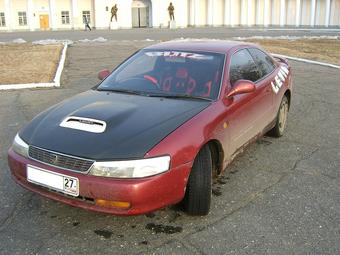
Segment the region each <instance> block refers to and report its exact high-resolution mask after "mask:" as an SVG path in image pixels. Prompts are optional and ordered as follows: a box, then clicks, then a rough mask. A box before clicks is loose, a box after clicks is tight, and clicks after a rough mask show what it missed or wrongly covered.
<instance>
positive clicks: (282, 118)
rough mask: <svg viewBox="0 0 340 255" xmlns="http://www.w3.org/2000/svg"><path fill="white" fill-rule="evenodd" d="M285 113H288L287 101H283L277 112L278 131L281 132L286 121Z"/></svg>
mask: <svg viewBox="0 0 340 255" xmlns="http://www.w3.org/2000/svg"><path fill="white" fill-rule="evenodd" d="M287 113H288V104H287V102H285V101H284V102H283V103H282V105H281V107H280V113H279V130H280V133H282V132H283V130H284V129H285V127H286V122H287Z"/></svg>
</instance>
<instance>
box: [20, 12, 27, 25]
mask: <svg viewBox="0 0 340 255" xmlns="http://www.w3.org/2000/svg"><path fill="white" fill-rule="evenodd" d="M18 17H19V25H20V26H26V25H27V16H26V12H18Z"/></svg>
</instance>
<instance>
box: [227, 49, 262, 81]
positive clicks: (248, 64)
mask: <svg viewBox="0 0 340 255" xmlns="http://www.w3.org/2000/svg"><path fill="white" fill-rule="evenodd" d="M229 77H230V83H231V85H232V86H233V85H234V84H235V82H236V81H238V80H250V81H253V82H256V81H257V80H259V79H260V78H261V73H260V72H259V70H258V68H257V67H256V65H255V62H254V60H253V58H252V57H251V55H250V54H249V52H248V51H247V50H246V49H244V50H240V51H238V52H236V53H235V54H234V55H233V56H232V57H231V62H230V71H229Z"/></svg>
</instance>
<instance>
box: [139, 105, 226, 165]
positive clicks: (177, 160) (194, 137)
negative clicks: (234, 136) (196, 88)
mask: <svg viewBox="0 0 340 255" xmlns="http://www.w3.org/2000/svg"><path fill="white" fill-rule="evenodd" d="M224 113H225V105H224V104H223V103H222V102H221V101H216V102H213V103H212V104H211V105H210V106H209V107H207V108H206V109H204V110H203V111H202V112H200V113H199V114H197V115H196V116H194V117H193V118H192V119H190V120H189V121H187V122H186V123H184V124H183V125H182V126H180V127H179V128H177V129H176V130H175V131H173V132H172V133H171V134H169V135H168V136H167V137H166V138H164V139H163V140H162V141H161V142H160V143H158V144H157V145H156V146H155V147H154V148H152V149H151V150H150V151H149V152H148V153H147V154H146V155H145V158H149V157H156V156H159V155H170V156H171V168H176V167H178V166H180V165H183V164H185V163H188V162H193V161H194V159H195V157H196V155H197V153H198V152H199V150H200V149H201V148H202V147H203V146H204V145H205V144H207V143H208V142H209V141H212V140H214V141H215V142H217V143H219V145H220V146H221V147H222V144H226V141H224V142H223V141H222V140H221V139H227V137H222V133H221V132H220V131H221V130H222V129H223V120H224V118H225V116H224ZM222 150H223V151H224V148H222Z"/></svg>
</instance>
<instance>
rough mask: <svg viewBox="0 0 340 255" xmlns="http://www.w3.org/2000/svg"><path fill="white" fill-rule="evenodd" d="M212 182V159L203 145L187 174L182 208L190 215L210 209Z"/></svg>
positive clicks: (199, 213) (203, 213)
mask: <svg viewBox="0 0 340 255" xmlns="http://www.w3.org/2000/svg"><path fill="white" fill-rule="evenodd" d="M211 184H212V159H211V153H210V149H209V147H208V146H204V147H203V148H202V149H201V150H200V152H199V153H198V155H197V156H196V158H195V161H194V164H193V166H192V169H191V173H190V176H189V180H188V184H187V188H186V192H185V197H184V200H183V207H184V210H185V211H186V212H187V213H188V214H191V215H207V214H208V213H209V210H210V202H211Z"/></svg>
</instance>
